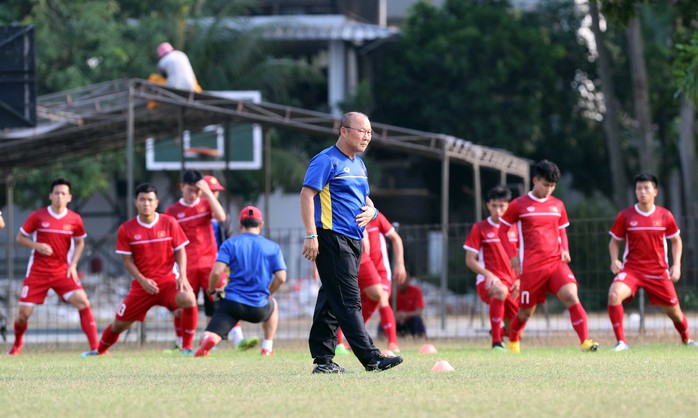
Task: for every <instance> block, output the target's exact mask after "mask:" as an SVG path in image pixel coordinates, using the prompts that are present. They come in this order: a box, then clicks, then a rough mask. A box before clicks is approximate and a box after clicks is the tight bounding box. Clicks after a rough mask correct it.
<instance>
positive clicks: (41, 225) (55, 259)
mask: <svg viewBox="0 0 698 418" xmlns="http://www.w3.org/2000/svg"><path fill="white" fill-rule="evenodd" d="M48 197H49V199H50V200H51V205H50V206H49V207H47V208H42V209H39V210H37V211H34V212H32V214H31V215H29V218H27V220H26V222H24V225H22V227H21V228H20V230H19V233H18V234H17V242H18V243H19V244H20V245H22V246H23V247H27V248H30V249H31V250H32V253H31V257H30V258H29V265H28V267H27V276H26V277H25V279H24V283H23V284H22V292H21V294H20V296H19V307H18V312H17V317H16V318H15V342H14V344H13V345H12V348H11V349H10V353H9V354H10V355H14V356H16V355H19V354H20V353H21V352H22V344H23V342H24V332H25V331H26V330H27V321H28V320H29V317H30V316H31V314H32V312H34V306H35V305H41V304H43V303H44V300H45V299H46V294H47V293H48V290H49V289H53V291H54V292H56V294H57V295H58V296H59V297H60V298H61V300H63V301H64V302H68V303H70V304H71V305H73V306H75V307H76V308H77V309H78V312H79V313H80V325H81V326H82V330H83V332H84V333H85V335H86V336H87V340H88V342H89V344H90V349H95V348H97V326H96V324H95V320H94V318H93V316H92V309H90V301H89V300H88V299H87V294H86V293H85V291H84V290H83V288H82V285H81V284H80V279H79V278H78V272H77V266H78V261H79V260H80V256H81V255H82V251H83V249H84V248H85V237H86V236H87V234H86V233H85V227H84V226H83V224H82V218H81V217H80V215H78V214H77V213H75V212H73V211H72V210H70V209H68V203H70V201H71V200H72V198H73V196H72V195H71V194H70V182H69V181H68V180H66V179H64V178H58V179H55V180H54V181H53V182H52V183H51V192H50V193H49V195H48Z"/></svg>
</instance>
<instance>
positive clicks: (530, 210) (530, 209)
mask: <svg viewBox="0 0 698 418" xmlns="http://www.w3.org/2000/svg"><path fill="white" fill-rule="evenodd" d="M526 210H527V211H529V212H533V211H534V210H536V208H534V207H533V206H529V207H527V208H526Z"/></svg>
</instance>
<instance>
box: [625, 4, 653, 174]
mask: <svg viewBox="0 0 698 418" xmlns="http://www.w3.org/2000/svg"><path fill="white" fill-rule="evenodd" d="M627 36H628V46H629V59H630V74H631V75H632V79H633V99H634V102H635V122H636V128H637V150H638V157H639V160H640V171H641V172H644V173H654V174H656V173H657V169H656V162H655V159H654V155H655V152H656V149H655V146H654V141H653V136H654V135H653V132H652V113H651V111H650V94H649V90H650V89H649V82H648V80H647V66H646V64H645V47H644V44H643V42H642V28H641V25H640V18H639V17H638V16H637V15H636V16H634V17H633V18H632V19H630V21H629V22H628V29H627Z"/></svg>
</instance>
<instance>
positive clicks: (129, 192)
mask: <svg viewBox="0 0 698 418" xmlns="http://www.w3.org/2000/svg"><path fill="white" fill-rule="evenodd" d="M134 107H135V101H134V88H133V81H129V83H128V117H127V119H126V217H127V218H128V219H131V218H133V217H134V216H135V215H134V206H133V193H134V178H133V176H134V173H133V171H134V160H133V158H134V157H133V154H134V148H135V147H134V142H135V139H134V135H135V134H134V131H135V109H134ZM143 342H145V327H144V326H143V324H142V323H141V326H140V328H139V338H138V344H139V345H140V346H142V345H143Z"/></svg>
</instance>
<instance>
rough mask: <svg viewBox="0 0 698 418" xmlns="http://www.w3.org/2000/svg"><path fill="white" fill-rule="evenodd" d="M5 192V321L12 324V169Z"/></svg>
mask: <svg viewBox="0 0 698 418" xmlns="http://www.w3.org/2000/svg"><path fill="white" fill-rule="evenodd" d="M5 193H6V195H7V209H6V210H5V217H6V218H7V219H6V222H5V223H6V228H7V231H8V232H7V280H8V282H9V285H8V286H7V295H5V296H6V298H5V300H6V307H5V315H6V318H5V321H6V323H7V324H11V323H12V322H11V321H12V320H11V319H10V318H12V316H11V315H12V313H11V312H12V307H11V305H10V303H11V301H13V300H15V298H14V295H15V286H14V284H15V281H14V278H15V277H14V276H15V240H14V237H15V236H14V235H13V234H12V231H14V230H15V214H14V212H15V210H14V209H15V192H14V177H13V176H12V170H10V171H8V172H7V175H6V176H5Z"/></svg>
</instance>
